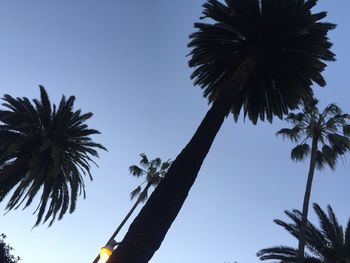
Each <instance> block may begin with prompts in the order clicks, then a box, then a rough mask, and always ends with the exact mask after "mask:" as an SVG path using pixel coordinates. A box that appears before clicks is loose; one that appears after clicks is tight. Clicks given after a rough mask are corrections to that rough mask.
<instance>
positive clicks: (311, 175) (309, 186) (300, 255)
mask: <svg viewBox="0 0 350 263" xmlns="http://www.w3.org/2000/svg"><path fill="white" fill-rule="evenodd" d="M317 141H318V136H314V137H313V138H312V146H311V158H310V168H309V174H308V177H307V182H306V188H305V195H304V201H303V213H302V218H301V226H300V233H299V244H298V258H297V263H302V262H303V261H304V251H305V239H306V238H305V235H306V225H307V216H308V212H309V203H310V196H311V189H312V181H313V178H314V173H315V166H316V154H317Z"/></svg>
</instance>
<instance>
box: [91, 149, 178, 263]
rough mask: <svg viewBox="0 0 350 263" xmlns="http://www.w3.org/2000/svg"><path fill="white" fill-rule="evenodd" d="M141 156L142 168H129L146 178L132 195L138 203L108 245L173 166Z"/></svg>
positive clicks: (97, 258)
mask: <svg viewBox="0 0 350 263" xmlns="http://www.w3.org/2000/svg"><path fill="white" fill-rule="evenodd" d="M140 156H141V161H140V165H141V167H140V166H137V165H132V166H130V167H129V171H130V174H131V175H133V176H136V177H138V178H139V177H145V180H144V181H143V182H142V183H141V184H140V185H139V186H138V187H136V188H135V189H134V190H133V191H132V192H131V193H130V198H131V200H133V199H135V198H137V199H136V202H135V204H134V205H133V206H132V208H131V209H130V211H129V213H128V214H127V215H126V216H125V218H124V219H123V221H122V222H121V223H120V225H119V226H118V227H117V229H116V230H115V231H114V233H113V234H112V236H111V237H110V239H109V240H108V242H107V245H108V244H113V241H114V239H115V237H116V236H117V235H118V233H119V231H120V230H121V229H122V227H123V226H124V224H125V223H126V221H128V219H129V217H130V216H131V214H132V213H133V212H134V210H135V209H136V207H137V206H138V205H139V204H140V203H142V202H146V200H147V198H148V190H149V189H150V188H151V187H154V188H155V187H157V185H158V184H159V183H160V181H161V180H162V179H163V177H164V175H165V174H166V172H167V171H168V169H169V167H170V165H171V161H170V160H167V161H166V162H162V160H161V159H160V158H155V159H153V160H149V159H148V158H147V155H146V154H144V153H142V154H140ZM144 184H146V186H145V187H144V188H143V189H142V185H144ZM99 259H100V256H99V255H98V256H97V257H96V258H95V260H94V261H93V263H97V262H98V260H99Z"/></svg>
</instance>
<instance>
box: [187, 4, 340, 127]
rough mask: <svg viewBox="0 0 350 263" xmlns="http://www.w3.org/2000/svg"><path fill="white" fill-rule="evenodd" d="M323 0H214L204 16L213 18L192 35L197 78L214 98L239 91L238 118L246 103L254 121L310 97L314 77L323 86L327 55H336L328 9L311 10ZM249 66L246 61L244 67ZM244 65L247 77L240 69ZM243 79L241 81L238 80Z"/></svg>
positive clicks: (235, 105) (331, 57) (234, 108)
mask: <svg viewBox="0 0 350 263" xmlns="http://www.w3.org/2000/svg"><path fill="white" fill-rule="evenodd" d="M316 3H317V0H306V1H305V0H289V1H280V0H262V1H259V0H225V3H221V2H219V1H218V0H208V1H207V3H205V4H204V11H203V14H204V17H202V18H211V19H212V21H213V23H210V24H209V23H196V24H195V28H197V29H198V30H197V32H195V33H193V34H192V35H190V38H191V41H190V43H189V47H190V48H192V51H191V53H190V56H191V59H190V61H189V65H190V66H191V67H194V68H195V70H194V72H193V74H192V78H193V79H194V83H195V84H197V85H199V86H200V87H201V88H202V89H203V90H204V96H205V97H208V98H209V102H213V101H215V100H216V99H217V98H218V97H219V95H220V94H222V93H223V92H227V91H228V90H229V92H232V93H234V98H233V99H232V101H231V111H232V113H233V115H234V117H235V119H236V120H237V118H238V116H239V113H240V111H241V109H242V108H243V110H244V115H245V116H246V115H248V117H249V119H250V120H252V121H253V122H254V123H256V122H257V119H258V118H260V119H261V120H264V119H265V117H266V118H267V119H268V120H269V121H271V120H272V117H273V115H277V116H278V117H280V118H282V116H283V114H285V113H287V111H288V109H289V108H290V109H295V108H297V107H298V104H299V103H300V101H301V99H302V98H306V97H310V96H311V95H312V90H311V88H310V86H311V84H312V82H315V83H317V84H318V85H320V86H324V85H325V80H324V79H323V77H322V75H321V74H320V73H321V72H322V71H323V69H324V68H325V66H326V65H325V64H324V62H323V61H327V60H334V54H333V53H332V52H331V51H330V50H329V49H330V47H331V45H332V44H331V43H330V42H329V40H328V38H327V32H328V30H330V29H333V28H334V27H335V25H334V24H330V23H323V22H319V21H320V20H321V19H323V18H324V17H325V16H326V12H320V13H315V14H312V13H311V8H312V7H314V6H315V5H316ZM242 66H243V67H242ZM239 71H242V72H243V75H247V76H243V78H245V79H246V81H243V82H245V83H242V79H241V77H240V76H236V75H237V72H239ZM237 82H238V83H237Z"/></svg>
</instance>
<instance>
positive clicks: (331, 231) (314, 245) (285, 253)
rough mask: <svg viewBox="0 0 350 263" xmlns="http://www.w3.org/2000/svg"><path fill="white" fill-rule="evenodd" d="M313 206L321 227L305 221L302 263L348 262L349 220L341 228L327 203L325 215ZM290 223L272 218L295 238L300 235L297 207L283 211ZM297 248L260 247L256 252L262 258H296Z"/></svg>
mask: <svg viewBox="0 0 350 263" xmlns="http://www.w3.org/2000/svg"><path fill="white" fill-rule="evenodd" d="M314 210H315V212H316V214H317V216H318V218H319V222H320V228H317V227H316V226H315V225H313V224H312V223H311V222H309V221H308V222H307V228H306V247H307V249H308V253H305V259H304V261H303V262H305V263H348V262H350V220H349V221H348V224H347V227H346V229H345V230H343V228H342V226H341V225H339V223H338V220H337V218H336V216H335V214H334V212H333V210H332V208H331V207H330V206H328V209H327V210H328V215H327V214H326V213H325V212H324V211H323V210H322V209H321V208H320V207H319V206H318V205H317V204H314ZM285 213H286V215H287V216H288V217H289V218H290V219H292V221H293V223H286V222H284V221H282V220H274V222H275V223H276V224H278V225H280V226H282V227H283V228H284V229H286V230H287V231H288V232H289V233H290V234H292V235H293V236H294V237H295V238H297V239H298V238H299V231H300V226H301V217H302V214H301V212H300V211H298V210H293V211H292V212H290V211H286V212H285ZM297 255H298V250H297V249H295V248H293V247H288V246H277V247H271V248H266V249H262V250H260V251H259V252H258V253H257V256H258V257H259V258H260V259H261V260H279V262H281V263H290V262H296V260H297Z"/></svg>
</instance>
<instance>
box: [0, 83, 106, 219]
mask: <svg viewBox="0 0 350 263" xmlns="http://www.w3.org/2000/svg"><path fill="white" fill-rule="evenodd" d="M40 93H41V99H40V100H37V99H34V100H33V103H31V102H30V100H29V99H28V98H25V97H23V98H13V97H11V96H10V95H5V96H4V98H3V100H4V103H3V104H2V105H3V106H4V107H5V108H6V110H0V201H3V200H4V198H5V196H6V195H7V194H8V193H9V192H10V191H11V189H15V190H14V192H13V194H12V196H11V198H10V199H9V202H8V204H7V206H6V209H7V210H8V211H10V210H11V209H16V208H18V207H19V206H20V205H21V204H22V203H23V202H25V205H24V208H26V207H28V206H29V205H30V204H31V203H32V201H33V199H34V197H35V196H36V195H37V194H38V192H39V191H40V189H43V190H42V192H41V199H40V202H39V205H38V207H37V209H36V210H35V212H37V213H38V215H37V221H36V223H35V226H37V225H38V224H39V223H40V222H41V221H42V220H43V223H44V222H46V221H47V220H48V219H49V218H51V221H50V224H49V225H51V224H52V223H53V222H54V220H55V218H56V216H58V219H61V218H62V217H63V215H64V214H65V213H66V212H67V210H68V208H69V212H70V213H72V212H73V211H74V210H75V207H76V201H77V196H78V195H80V194H82V193H83V196H84V198H85V187H84V181H83V175H89V177H90V178H91V179H92V176H91V174H90V162H93V163H94V161H93V160H92V159H91V157H98V153H97V149H104V150H105V147H103V146H102V145H101V144H98V143H95V142H93V141H92V139H91V137H90V136H91V135H94V134H98V133H99V132H98V131H97V130H93V129H89V128H88V126H87V125H86V124H85V122H86V121H87V120H88V119H89V118H91V116H92V113H84V114H82V113H81V110H77V111H75V110H73V104H74V100H75V98H74V97H73V96H71V97H69V98H68V99H66V98H65V96H63V97H62V99H61V101H60V104H59V106H58V107H56V105H53V106H52V105H51V102H50V100H49V97H48V95H47V93H46V91H45V89H44V87H42V86H40ZM47 206H48V209H46V208H47ZM45 211H46V215H45V217H44V218H43V216H44V214H45Z"/></svg>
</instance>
